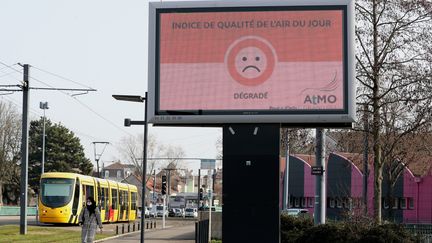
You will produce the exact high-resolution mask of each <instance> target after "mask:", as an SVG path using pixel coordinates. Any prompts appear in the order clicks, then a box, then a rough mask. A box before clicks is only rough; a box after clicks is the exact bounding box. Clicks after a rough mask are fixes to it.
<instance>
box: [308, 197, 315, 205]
mask: <svg viewBox="0 0 432 243" xmlns="http://www.w3.org/2000/svg"><path fill="white" fill-rule="evenodd" d="M308 201H309V203H308V204H309V207H310V208H313V207H314V198H313V197H308Z"/></svg>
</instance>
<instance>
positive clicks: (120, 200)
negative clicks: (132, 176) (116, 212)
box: [119, 191, 123, 210]
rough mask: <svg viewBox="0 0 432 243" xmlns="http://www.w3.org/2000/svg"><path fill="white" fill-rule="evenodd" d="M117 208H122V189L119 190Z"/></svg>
mask: <svg viewBox="0 0 432 243" xmlns="http://www.w3.org/2000/svg"><path fill="white" fill-rule="evenodd" d="M119 209H120V210H123V191H119Z"/></svg>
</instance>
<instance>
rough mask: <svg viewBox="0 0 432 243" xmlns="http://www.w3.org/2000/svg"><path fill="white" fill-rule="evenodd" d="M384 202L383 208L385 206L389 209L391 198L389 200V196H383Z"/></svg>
mask: <svg viewBox="0 0 432 243" xmlns="http://www.w3.org/2000/svg"><path fill="white" fill-rule="evenodd" d="M382 204H383V208H384V209H388V208H389V207H390V205H389V200H388V198H386V197H383V198H382Z"/></svg>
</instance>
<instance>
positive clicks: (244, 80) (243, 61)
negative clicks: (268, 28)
mask: <svg viewBox="0 0 432 243" xmlns="http://www.w3.org/2000/svg"><path fill="white" fill-rule="evenodd" d="M225 63H226V65H227V68H228V72H229V74H230V75H231V77H232V78H233V79H234V80H236V81H237V82H239V83H241V84H243V85H248V86H256V85H259V84H262V83H264V82H265V81H266V80H267V79H268V78H270V76H271V75H272V73H273V70H274V66H275V63H276V55H275V51H274V49H273V47H272V46H271V45H270V43H269V42H268V41H266V40H265V39H263V38H260V37H256V36H246V37H242V38H240V39H238V40H236V41H235V42H234V43H232V44H231V46H230V47H229V48H228V51H227V53H226V54H225Z"/></svg>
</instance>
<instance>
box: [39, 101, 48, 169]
mask: <svg viewBox="0 0 432 243" xmlns="http://www.w3.org/2000/svg"><path fill="white" fill-rule="evenodd" d="M39 108H41V109H42V110H43V112H44V114H43V128H42V170H41V175H42V174H43V173H45V110H47V109H49V107H48V102H39Z"/></svg>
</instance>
